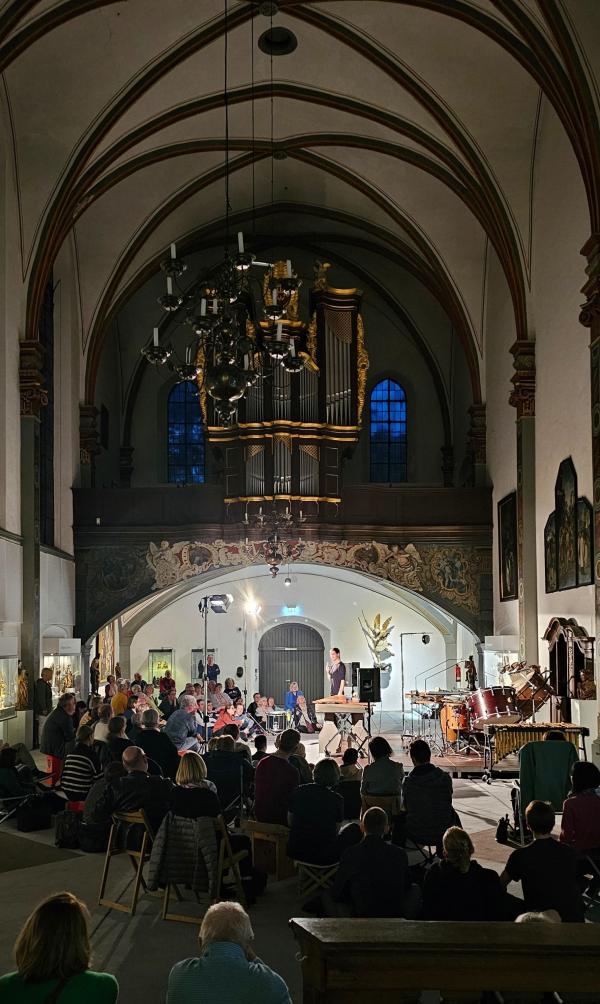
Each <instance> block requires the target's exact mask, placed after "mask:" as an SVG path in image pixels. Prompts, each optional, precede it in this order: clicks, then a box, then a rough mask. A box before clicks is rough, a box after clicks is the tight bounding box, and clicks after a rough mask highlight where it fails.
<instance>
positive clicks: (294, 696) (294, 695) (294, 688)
mask: <svg viewBox="0 0 600 1004" xmlns="http://www.w3.org/2000/svg"><path fill="white" fill-rule="evenodd" d="M258 696H259V698H260V694H259V695H258ZM303 696H304V695H303V693H302V691H301V690H300V689H299V687H298V684H297V683H296V681H295V680H292V682H291V683H290V686H289V690H288V692H287V694H286V695H285V704H284V705H283V707H284V710H285V711H291V712H293V711H294V708H295V707H296V701H297V700H298V697H303ZM254 697H256V694H255V695H254Z"/></svg>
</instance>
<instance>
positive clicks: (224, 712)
mask: <svg viewBox="0 0 600 1004" xmlns="http://www.w3.org/2000/svg"><path fill="white" fill-rule="evenodd" d="M236 724H237V723H236V720H235V718H232V716H231V715H230V714H229V708H219V714H218V715H217V720H216V722H215V724H214V725H213V735H214V734H215V732H219V731H220V729H224V728H225V726H226V725H236Z"/></svg>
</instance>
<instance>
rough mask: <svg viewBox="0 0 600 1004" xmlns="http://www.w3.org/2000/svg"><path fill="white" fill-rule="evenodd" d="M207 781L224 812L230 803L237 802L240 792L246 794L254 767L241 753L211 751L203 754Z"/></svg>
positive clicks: (252, 776)
mask: <svg viewBox="0 0 600 1004" xmlns="http://www.w3.org/2000/svg"><path fill="white" fill-rule="evenodd" d="M204 761H205V763H206V771H207V774H208V780H209V781H212V782H213V784H214V785H215V787H216V789H217V793H218V795H219V801H220V803H221V805H222V807H223V810H224V811H225V810H226V809H227V807H228V806H230V805H231V803H232V802H236V800H237V802H238V804H239V798H240V792H242V791H243V793H244V794H248V792H249V790H250V787H251V785H252V782H253V780H254V767H253V766H252V764H251V763H250V760H249V759H248V757H247V756H245V755H244V754H243V753H235V752H231V753H230V752H229V751H228V750H212V751H211V752H210V753H205V754H204Z"/></svg>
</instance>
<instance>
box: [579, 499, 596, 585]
mask: <svg viewBox="0 0 600 1004" xmlns="http://www.w3.org/2000/svg"><path fill="white" fill-rule="evenodd" d="M593 546H594V545H593V539H592V507H591V505H590V503H589V502H588V500H587V499H586V498H580V499H578V501H577V584H578V585H579V586H589V585H591V583H592V582H593V581H594V562H593V560H592V553H593Z"/></svg>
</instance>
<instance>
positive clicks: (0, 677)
mask: <svg viewBox="0 0 600 1004" xmlns="http://www.w3.org/2000/svg"><path fill="white" fill-rule="evenodd" d="M5 694H6V679H5V676H4V673H2V672H0V708H3V707H4V695H5Z"/></svg>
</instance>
